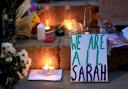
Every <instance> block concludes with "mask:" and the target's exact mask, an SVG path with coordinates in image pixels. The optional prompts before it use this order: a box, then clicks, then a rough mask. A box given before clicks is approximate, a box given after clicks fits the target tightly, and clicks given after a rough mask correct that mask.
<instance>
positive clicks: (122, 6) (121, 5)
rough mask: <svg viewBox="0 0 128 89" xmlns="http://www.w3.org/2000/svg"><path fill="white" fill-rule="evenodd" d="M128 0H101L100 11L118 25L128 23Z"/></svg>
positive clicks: (101, 14)
mask: <svg viewBox="0 0 128 89" xmlns="http://www.w3.org/2000/svg"><path fill="white" fill-rule="evenodd" d="M127 8H128V0H99V13H100V18H101V19H102V20H104V19H107V20H110V21H111V22H112V23H114V24H116V25H127V24H128V10H127Z"/></svg>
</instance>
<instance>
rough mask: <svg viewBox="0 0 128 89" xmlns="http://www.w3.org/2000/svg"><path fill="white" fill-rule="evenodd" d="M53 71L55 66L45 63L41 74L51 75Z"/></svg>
mask: <svg viewBox="0 0 128 89" xmlns="http://www.w3.org/2000/svg"><path fill="white" fill-rule="evenodd" d="M54 73H55V68H54V67H53V66H50V67H49V66H48V65H45V66H44V67H43V74H45V75H53V74H54Z"/></svg>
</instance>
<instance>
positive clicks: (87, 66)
mask: <svg viewBox="0 0 128 89" xmlns="http://www.w3.org/2000/svg"><path fill="white" fill-rule="evenodd" d="M71 38H72V42H71V81H72V82H107V81H108V71H107V36H106V35H104V34H91V35H72V37H71Z"/></svg>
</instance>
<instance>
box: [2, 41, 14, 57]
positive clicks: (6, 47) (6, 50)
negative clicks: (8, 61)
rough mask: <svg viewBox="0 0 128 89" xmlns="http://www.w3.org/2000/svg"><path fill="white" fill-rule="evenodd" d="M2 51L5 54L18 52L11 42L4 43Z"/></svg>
mask: <svg viewBox="0 0 128 89" xmlns="http://www.w3.org/2000/svg"><path fill="white" fill-rule="evenodd" d="M1 47H2V53H3V54H5V55H8V54H13V55H15V54H16V49H15V48H14V47H13V45H12V44H11V43H7V42H6V43H2V46H1Z"/></svg>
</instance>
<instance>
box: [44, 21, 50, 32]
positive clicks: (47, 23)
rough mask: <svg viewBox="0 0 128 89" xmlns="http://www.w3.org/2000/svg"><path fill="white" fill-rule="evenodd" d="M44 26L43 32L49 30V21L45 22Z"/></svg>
mask: <svg viewBox="0 0 128 89" xmlns="http://www.w3.org/2000/svg"><path fill="white" fill-rule="evenodd" d="M45 24H46V26H45V30H50V26H49V20H46V22H45Z"/></svg>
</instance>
